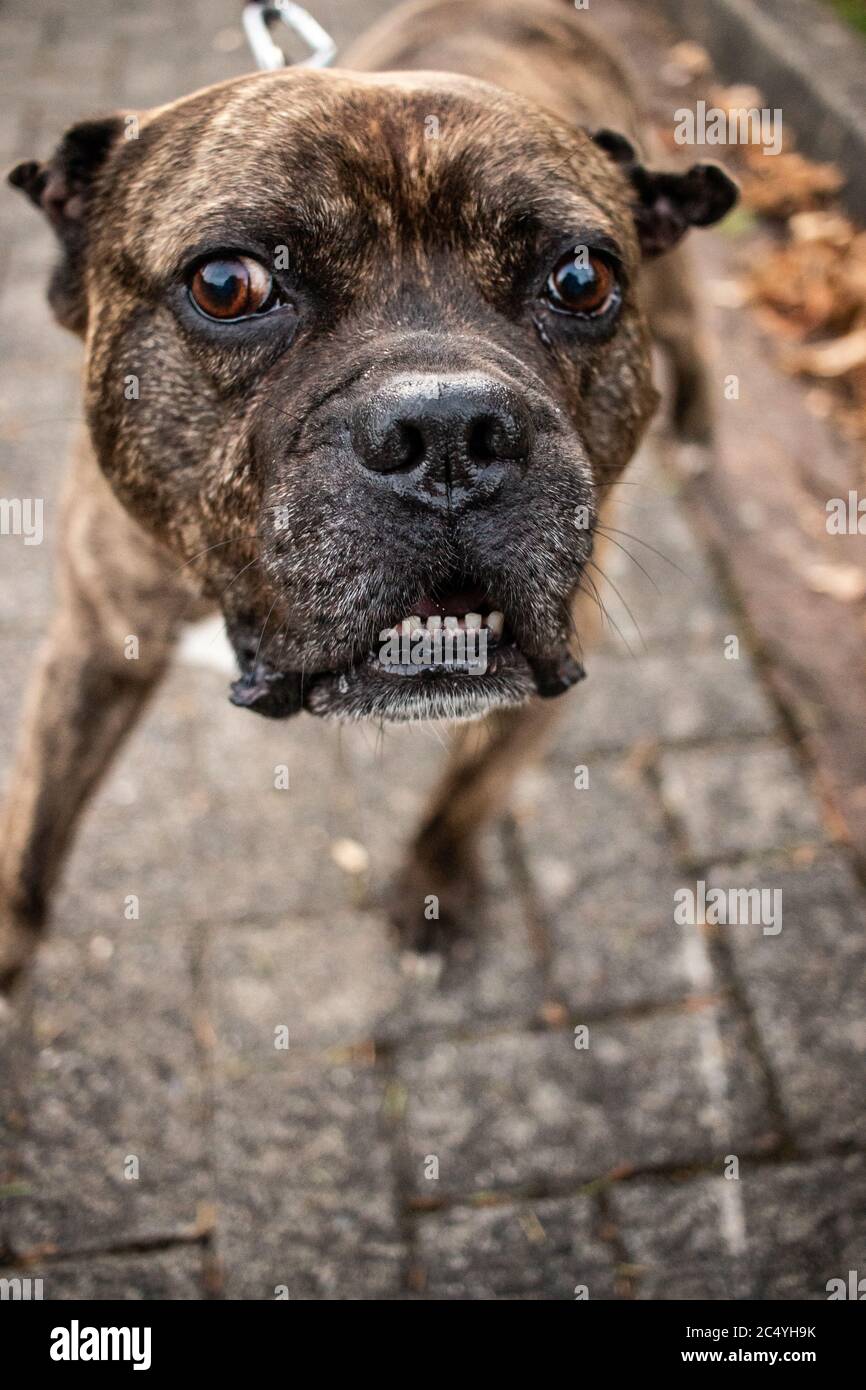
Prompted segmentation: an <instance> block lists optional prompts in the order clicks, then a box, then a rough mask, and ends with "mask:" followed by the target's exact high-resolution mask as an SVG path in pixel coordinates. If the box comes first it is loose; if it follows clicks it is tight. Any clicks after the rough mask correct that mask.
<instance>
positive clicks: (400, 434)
mask: <svg viewBox="0 0 866 1390" xmlns="http://www.w3.org/2000/svg"><path fill="white" fill-rule="evenodd" d="M394 434H395V438H394V445H393V457H394V460H395V467H397V468H417V467H418V464H419V463H420V462H421V460H422V459H423V457H424V452H425V446H424V435H423V434H422V432H421V430H420V429H419V428H418V426H417V425H413V424H411V422H410V421H408V420H398V421H397V422H396V424H395V427H394Z"/></svg>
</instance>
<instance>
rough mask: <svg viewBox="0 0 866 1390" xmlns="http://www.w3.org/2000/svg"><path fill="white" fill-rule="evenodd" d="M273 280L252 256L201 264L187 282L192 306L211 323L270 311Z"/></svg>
mask: <svg viewBox="0 0 866 1390" xmlns="http://www.w3.org/2000/svg"><path fill="white" fill-rule="evenodd" d="M273 291H274V277H273V276H272V275H271V274H270V272H269V271H267V270H265V268H264V266H263V265H260V264H259V262H258V261H254V260H253V259H252V257H251V256H224V257H223V256H219V257H216V258H215V259H214V260H212V261H204V262H203V263H202V264H201V265H200V266H199V267H198V270H196V272H195V274H194V275H193V277H192V280H191V281H190V287H189V292H190V296H191V298H192V302H193V304H194V305H195V306H196V308H197V309H200V310H201V312H202V313H203V314H207V316H208V318H211V319H242V318H248V317H249V316H250V315H251V314H257V313H260V312H261V311H262V310H263V309H265V308H271V307H272V305H271V303H270V301H271V299H272V298H273Z"/></svg>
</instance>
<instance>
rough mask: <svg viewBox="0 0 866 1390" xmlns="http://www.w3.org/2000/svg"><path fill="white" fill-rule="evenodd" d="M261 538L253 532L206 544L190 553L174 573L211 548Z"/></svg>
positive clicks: (177, 572)
mask: <svg viewBox="0 0 866 1390" xmlns="http://www.w3.org/2000/svg"><path fill="white" fill-rule="evenodd" d="M261 539H262V538H261V536H260V535H259V534H258V533H255V534H254V535H251V536H229V538H228V540H225V541H215V542H214V544H213V545H206V546H205V548H204V550H198V551H196V553H195V555H190V557H189V559H188V560H184V562H183V564H182V565H178V567H177V569H176V570H175V571H174V573H175V574H180V572H181V570H185V569H186V567H187V565H191V564H192V562H193V561H194V560H199V559H201V557H202V555H207V554H209V553H210V551H211V550H219V549H220V547H221V546H224V545H231V544H232V543H233V542H235V541H260V540H261Z"/></svg>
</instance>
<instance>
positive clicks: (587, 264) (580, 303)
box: [545, 246, 620, 318]
mask: <svg viewBox="0 0 866 1390" xmlns="http://www.w3.org/2000/svg"><path fill="white" fill-rule="evenodd" d="M545 290H546V294H547V298H548V299H549V301H550V302H551V304H553V306H554V308H556V309H559V310H561V311H562V312H563V313H567V314H578V315H580V316H582V317H585V318H598V317H599V315H601V314H603V313H604V312H605V310H607V309H609V308H611V307H612V305H613V304H615V303H618V301H619V295H620V290H619V285H618V283H617V278H616V274H615V272H614V269H613V265H612V264H611V261H610V260H609V259H608V257H607V256H605V255H603V254H602V252H600V251H592V250H590V248H589V247H588V246H577V247H575V249H574V250H573V251H569V252H567V253H566V255H564V256H562V257H561V258H560V259H559V260H558V261H557V263H556V265H555V266H554V267H553V270H552V271H551V272H550V275H549V277H548V280H547V285H546V287H545Z"/></svg>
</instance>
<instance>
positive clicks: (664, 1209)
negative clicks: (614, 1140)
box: [608, 1163, 752, 1300]
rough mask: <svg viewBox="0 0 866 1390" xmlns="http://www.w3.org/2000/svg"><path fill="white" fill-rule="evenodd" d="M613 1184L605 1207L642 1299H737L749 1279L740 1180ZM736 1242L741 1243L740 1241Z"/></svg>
mask: <svg viewBox="0 0 866 1390" xmlns="http://www.w3.org/2000/svg"><path fill="white" fill-rule="evenodd" d="M718 1168H719V1176H717V1177H700V1178H692V1179H690V1180H689V1181H682V1180H681V1181H678V1182H671V1181H664V1180H653V1181H650V1182H622V1183H614V1184H612V1185H611V1187H610V1188H609V1189H608V1203H609V1210H610V1214H611V1220H612V1221H613V1223H614V1225H615V1227H616V1231H617V1235H618V1237H619V1240H620V1243H621V1245H622V1246H623V1247H624V1248H625V1250H626V1252H627V1254H628V1259H629V1263H630V1265H631V1266H632V1268H633V1270H634V1276H635V1282H636V1289H637V1297H638V1298H641V1299H650V1300H653V1299H743V1298H749V1297H751V1296H752V1295H751V1290H752V1275H751V1270H750V1265H749V1262H748V1260H747V1259H746V1253H745V1236H744V1232H745V1214H744V1208H743V1200H744V1199H743V1189H744V1187H745V1182H744V1181H743V1180H742V1178H741V1179H740V1180H734V1179H728V1178H725V1177H723V1176H721V1172H722V1164H721V1163H719V1164H718ZM741 1240H742V1244H741Z"/></svg>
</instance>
